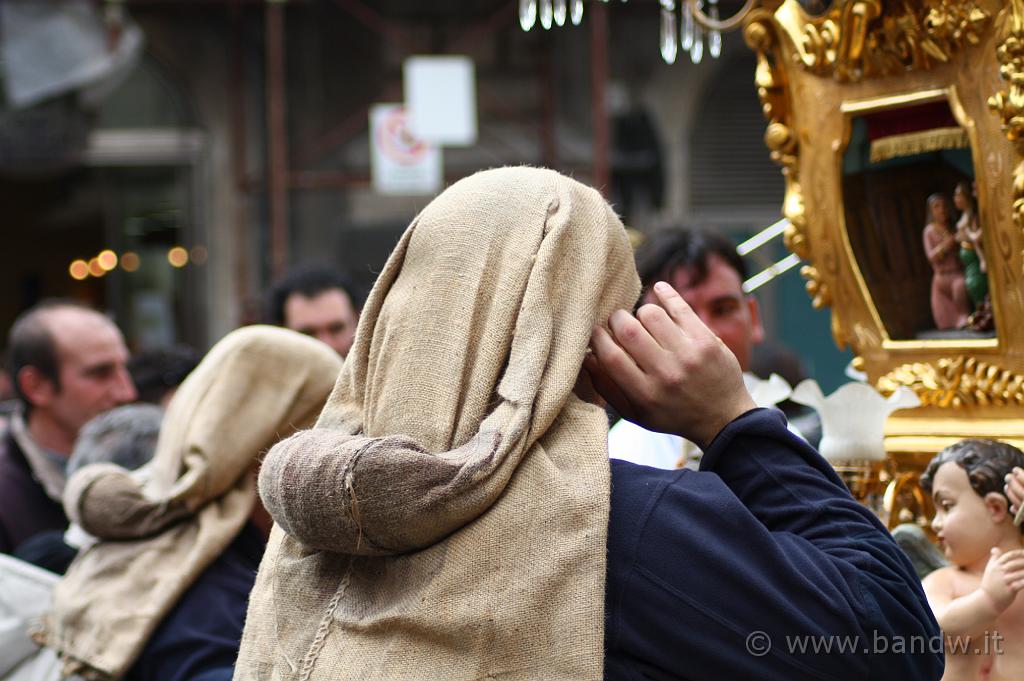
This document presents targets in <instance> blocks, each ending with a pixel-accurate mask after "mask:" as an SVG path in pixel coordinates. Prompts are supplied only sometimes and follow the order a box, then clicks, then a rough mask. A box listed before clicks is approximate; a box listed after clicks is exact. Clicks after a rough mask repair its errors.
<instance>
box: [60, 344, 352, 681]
mask: <svg viewBox="0 0 1024 681" xmlns="http://www.w3.org/2000/svg"><path fill="white" fill-rule="evenodd" d="M340 369H341V360H340V359H339V358H338V357H337V355H336V354H335V353H334V352H333V351H332V350H331V349H330V348H328V347H327V346H326V345H324V344H323V343H320V342H319V341H316V340H313V339H311V338H308V337H306V336H303V335H301V334H298V333H295V332H292V331H287V330H284V329H278V328H273V327H268V326H251V327H246V328H243V329H239V330H238V331H234V332H232V333H230V334H228V335H227V336H225V337H224V339H222V340H221V341H220V342H219V343H217V345H215V346H214V347H213V349H212V350H210V352H209V353H208V354H207V355H206V357H205V358H204V359H203V361H202V362H201V363H200V364H199V366H198V367H197V368H196V369H195V371H193V372H192V373H191V374H190V375H189V377H188V378H187V379H186V380H185V382H184V383H182V385H181V387H180V388H179V389H178V392H177V393H176V394H175V396H174V398H173V399H172V400H171V403H170V405H169V406H168V409H167V414H166V416H165V417H164V422H163V425H162V427H161V429H160V436H159V440H158V441H157V447H156V454H155V455H154V458H153V460H152V461H151V462H150V463H149V464H147V465H146V466H144V467H143V468H141V469H139V470H138V471H136V472H133V473H130V472H129V471H126V470H124V469H122V468H120V467H118V466H114V465H112V464H96V465H92V466H86V467H85V468H83V469H82V470H80V471H79V472H77V473H76V474H75V475H73V476H72V477H71V479H70V480H69V481H68V486H67V489H66V490H65V494H64V505H65V509H66V510H67V512H68V515H69V517H70V518H71V519H72V521H73V522H75V523H77V524H79V525H81V526H82V528H84V529H85V531H86V532H88V533H90V534H92V535H95V536H96V537H98V538H99V539H100V541H99V542H98V543H96V544H94V545H92V546H91V547H90V548H88V549H85V550H84V551H83V552H82V553H80V554H79V556H78V557H77V558H76V559H75V561H74V563H72V565H71V568H70V569H69V570H68V573H67V575H66V576H65V577H64V578H63V579H62V580H61V581H60V583H59V584H58V585H57V588H56V591H55V592H54V606H53V609H52V611H51V612H50V614H49V616H48V617H47V619H46V621H45V631H44V632H43V634H44V636H45V641H46V643H47V645H49V646H51V647H53V648H55V649H56V650H57V651H58V652H59V653H60V654H61V656H62V657H63V659H64V660H65V665H64V669H65V673H79V674H82V675H83V676H85V677H86V678H95V679H108V678H109V679H118V678H120V677H121V676H122V675H123V674H124V673H125V672H126V671H127V670H128V669H129V668H130V666H131V664H132V663H133V662H134V661H135V659H136V658H137V657H138V655H139V653H140V652H141V650H142V648H143V646H144V645H145V643H146V641H147V640H148V638H149V636H150V635H151V634H152V632H153V630H154V629H155V628H156V626H157V625H158V624H159V623H160V621H161V620H162V619H163V617H164V615H166V614H167V612H168V611H169V610H170V609H171V608H172V607H173V606H174V604H175V603H177V602H178V599H180V598H181V596H182V594H183V593H184V592H185V590H186V589H187V588H188V587H189V586H191V584H192V583H193V582H194V581H195V579H196V578H197V577H198V576H199V574H200V573H202V571H203V570H205V569H206V568H207V567H208V566H209V564H210V563H211V562H212V561H213V560H214V559H215V558H216V557H217V556H218V555H219V554H220V553H221V552H222V551H223V550H224V548H225V547H227V545H228V544H230V543H231V542H232V541H233V540H234V538H235V536H236V535H237V534H238V532H239V530H240V529H241V527H242V525H243V524H244V523H245V522H246V520H247V519H248V518H249V517H250V515H251V514H252V511H253V505H254V503H255V501H256V486H255V480H254V479H253V477H254V467H255V464H256V461H257V459H258V457H259V456H260V455H261V454H263V453H264V452H266V450H267V449H268V448H269V447H270V446H271V445H272V444H274V443H275V442H277V441H278V440H280V439H281V438H282V437H286V436H288V435H291V434H292V433H294V432H295V431H296V429H298V428H308V427H309V426H310V425H311V424H312V423H313V421H314V419H315V418H316V415H317V414H318V413H319V412H320V410H321V409H322V408H323V405H324V402H325V401H326V399H327V396H328V394H329V393H330V391H331V386H332V385H334V382H335V379H336V377H337V375H338V372H339V371H340Z"/></svg>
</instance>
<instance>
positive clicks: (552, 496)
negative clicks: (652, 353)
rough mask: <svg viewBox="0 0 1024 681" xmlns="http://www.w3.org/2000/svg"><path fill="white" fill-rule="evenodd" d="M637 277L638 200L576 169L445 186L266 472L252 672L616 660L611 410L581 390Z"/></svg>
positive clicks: (568, 670) (572, 673)
mask: <svg viewBox="0 0 1024 681" xmlns="http://www.w3.org/2000/svg"><path fill="white" fill-rule="evenodd" d="M638 291H639V282H638V280H637V276H636V271H635V268H634V265H633V258H632V252H631V250H630V246H629V241H628V238H627V236H626V233H625V231H624V229H623V227H622V224H621V223H620V222H619V220H618V218H617V217H616V216H615V214H614V213H613V211H612V210H611V208H610V207H609V206H608V205H607V204H606V203H605V201H604V200H603V199H602V198H601V196H600V195H599V194H598V193H597V192H596V191H595V190H593V189H590V188H588V187H585V186H584V185H582V184H580V183H578V182H576V181H574V180H571V179H569V178H566V177H564V176H562V175H559V174H558V173H555V172H553V171H550V170H540V169H534V168H504V169H498V170H489V171H485V172H481V173H477V174H476V175H473V176H472V177H469V178H467V179H464V180H462V181H460V182H458V183H456V184H455V185H453V186H452V187H450V188H449V189H448V190H446V191H445V192H444V193H442V194H441V195H440V196H439V197H438V198H436V199H435V200H434V201H433V202H431V203H430V204H429V205H428V206H427V207H426V208H425V209H424V210H423V212H422V213H421V214H420V215H419V216H417V218H416V219H414V221H413V223H412V224H411V225H410V227H409V228H408V230H406V232H405V234H404V235H403V237H402V239H401V240H400V242H399V244H398V246H397V247H396V248H395V250H394V252H393V253H392V255H391V257H390V259H389V260H388V262H387V264H386V265H385V267H384V269H383V271H382V272H381V274H380V277H379V278H378V281H377V284H376V286H375V287H374V289H373V292H372V293H371V294H370V297H369V300H368V302H367V305H366V308H365V309H364V310H363V315H362V318H361V320H360V324H359V330H358V333H357V334H356V342H355V345H354V347H353V349H352V351H351V353H350V354H349V355H348V359H347V360H346V364H345V368H344V369H343V370H342V373H341V374H340V375H339V377H338V382H337V384H336V385H335V388H334V391H333V392H332V394H331V397H330V399H329V400H328V403H327V406H326V407H325V408H324V411H323V413H322V414H321V416H320V419H319V420H318V422H317V425H316V427H315V428H313V429H311V430H308V431H303V432H300V433H297V434H296V435H294V436H293V437H291V438H289V439H288V440H286V441H283V442H281V443H279V444H278V445H276V446H275V447H274V448H273V449H272V450H271V452H270V453H269V454H268V456H267V459H266V461H265V464H264V468H263V469H262V470H261V472H260V495H261V497H262V498H263V500H264V504H265V505H266V506H267V509H268V510H269V511H270V512H271V515H272V516H273V517H274V519H275V521H276V522H277V525H276V526H275V528H274V530H273V532H272V533H271V539H270V544H269V546H268V549H267V553H266V554H265V555H264V559H263V563H262V564H261V567H260V571H259V574H258V576H257V581H256V586H255V588H254V589H253V593H252V595H251V597H250V601H249V613H248V618H247V620H246V629H245V634H244V635H243V638H242V649H241V653H240V655H239V661H238V666H237V667H236V672H235V678H236V679H243V680H246V681H248V680H251V679H259V680H261V681H262V680H268V679H289V680H292V679H302V680H305V679H318V680H320V679H322V680H331V681H335V680H337V679H360V680H366V679H387V680H389V681H390V680H395V679H399V680H400V679H430V680H436V679H446V680H454V681H459V680H463V679H484V678H487V679H506V680H512V679H545V680H546V681H557V680H558V679H573V680H579V679H599V678H601V676H602V667H603V652H602V651H603V631H604V601H603V598H604V580H605V540H606V534H607V522H608V498H609V468H608V460H607V454H606V445H605V439H606V436H607V422H606V417H605V414H604V411H603V410H602V409H601V408H599V407H597V406H594V405H592V404H588V403H585V402H583V401H582V400H580V399H578V398H577V397H576V396H575V395H574V394H573V392H572V391H573V387H574V384H575V382H576V380H577V377H578V375H579V372H580V368H581V365H582V361H583V357H584V354H585V352H586V349H587V345H588V343H589V339H590V334H591V329H592V327H593V326H594V325H595V324H603V323H604V322H605V321H606V320H607V318H608V316H609V314H610V313H611V312H612V311H613V310H615V309H616V308H620V307H629V306H631V305H632V304H633V302H634V301H635V299H636V297H637V294H638Z"/></svg>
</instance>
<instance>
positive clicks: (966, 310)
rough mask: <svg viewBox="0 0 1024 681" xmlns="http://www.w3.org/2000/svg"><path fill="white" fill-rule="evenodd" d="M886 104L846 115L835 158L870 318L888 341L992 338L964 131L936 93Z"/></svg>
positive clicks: (979, 228)
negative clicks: (871, 313)
mask: <svg viewBox="0 0 1024 681" xmlns="http://www.w3.org/2000/svg"><path fill="white" fill-rule="evenodd" d="M890 102H891V100H890V101H889V102H885V103H883V104H882V105H880V106H879V108H877V109H871V108H866V107H865V108H860V109H859V110H858V111H857V113H856V114H854V115H851V116H850V118H849V121H848V123H849V125H848V127H847V129H846V133H844V134H845V135H846V139H845V144H846V148H845V150H844V152H843V157H842V166H841V167H842V191H843V218H844V225H845V229H846V234H847V237H848V238H849V243H850V247H851V250H852V254H853V256H854V258H855V259H856V261H857V266H858V268H859V270H860V274H861V277H862V281H863V282H864V284H865V286H866V287H867V290H868V293H869V294H870V296H871V301H872V304H873V306H874V308H875V310H876V311H877V313H878V319H879V321H880V322H881V323H882V325H883V327H884V331H885V334H886V335H887V336H888V337H889V338H891V339H893V340H919V341H930V340H942V341H945V340H953V339H982V338H994V337H995V335H996V328H995V323H994V319H993V316H992V307H991V304H990V303H989V302H988V296H987V287H988V275H987V274H986V270H987V261H986V259H985V251H984V244H983V242H982V226H981V223H980V220H979V216H980V214H981V213H980V212H979V210H978V207H977V200H976V198H975V195H974V191H973V187H972V180H973V178H974V177H975V171H974V162H973V159H974V156H975V155H976V154H975V153H974V150H973V149H972V147H971V139H970V136H969V135H968V132H967V129H966V128H965V127H964V126H962V125H961V124H960V122H959V121H958V119H957V118H956V116H955V115H954V113H953V110H952V107H951V106H950V102H949V101H948V99H946V98H945V97H939V98H929V99H924V100H920V101H914V100H910V101H908V102H907V103H905V104H901V105H898V106H892V105H891V103H890ZM862 106H863V105H862ZM958 185H959V189H957V190H956V191H955V192H954V188H956V187H957V186H958ZM954 204H955V207H954ZM989 250H990V251H991V250H992V249H991V248H990V249H989Z"/></svg>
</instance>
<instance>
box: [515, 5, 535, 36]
mask: <svg viewBox="0 0 1024 681" xmlns="http://www.w3.org/2000/svg"><path fill="white" fill-rule="evenodd" d="M535 23H537V0H519V25H520V26H522V28H523V30H524V31H529V30H530V29H531V28H533V25H534V24H535Z"/></svg>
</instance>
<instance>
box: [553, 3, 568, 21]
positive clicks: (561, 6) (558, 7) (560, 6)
mask: <svg viewBox="0 0 1024 681" xmlns="http://www.w3.org/2000/svg"><path fill="white" fill-rule="evenodd" d="M552 13H553V15H554V18H555V23H556V24H558V25H559V26H565V15H566V10H565V0H555V4H554V8H553V10H552Z"/></svg>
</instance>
